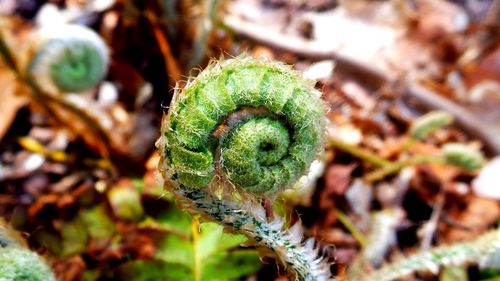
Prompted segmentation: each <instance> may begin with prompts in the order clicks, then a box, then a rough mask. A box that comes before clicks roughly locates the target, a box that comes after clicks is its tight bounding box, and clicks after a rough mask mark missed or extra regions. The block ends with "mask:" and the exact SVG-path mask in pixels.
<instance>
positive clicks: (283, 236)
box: [171, 186, 336, 281]
mask: <svg viewBox="0 0 500 281" xmlns="http://www.w3.org/2000/svg"><path fill="white" fill-rule="evenodd" d="M171 191H172V192H173V193H174V195H175V196H176V197H177V199H178V200H179V201H180V203H181V204H182V205H183V207H185V208H186V209H188V210H192V211H195V212H197V213H202V214H205V215H208V216H209V217H211V218H212V219H214V220H216V221H218V222H220V223H222V224H224V225H225V226H226V227H229V228H230V229H231V230H233V231H236V232H240V233H243V234H245V235H247V236H248V237H250V238H251V239H253V240H254V241H255V242H257V243H258V244H259V245H262V246H264V247H267V248H269V249H271V250H272V251H273V252H274V253H275V254H276V255H277V257H278V259H279V260H281V262H283V264H284V265H285V266H286V267H287V268H288V269H289V270H290V271H293V273H294V274H295V275H296V278H297V280H299V281H323V280H325V281H326V280H336V279H335V278H334V277H332V275H331V273H330V264H329V263H328V262H326V261H325V260H324V258H323V257H321V256H319V255H318V248H317V247H316V245H315V244H316V243H315V241H314V239H307V240H306V241H304V239H303V235H302V227H301V225H300V224H295V225H293V226H292V227H290V228H289V229H285V230H283V229H282V228H283V224H284V221H283V220H282V219H280V218H279V217H277V216H275V219H274V220H272V221H268V220H267V219H266V215H265V211H264V209H263V208H262V207H261V206H260V205H258V204H255V203H250V202H246V203H237V202H233V201H227V200H223V199H218V198H217V197H216V196H214V195H212V194H210V193H209V192H207V191H205V190H203V189H194V188H189V187H185V186H180V187H179V188H177V189H173V190H171Z"/></svg>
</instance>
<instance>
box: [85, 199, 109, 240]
mask: <svg viewBox="0 0 500 281" xmlns="http://www.w3.org/2000/svg"><path fill="white" fill-rule="evenodd" d="M80 216H81V218H82V221H83V222H84V223H85V225H86V226H87V231H88V233H89V234H90V237H92V238H108V237H111V236H112V235H113V233H114V232H115V223H114V222H113V221H112V220H111V218H110V217H109V216H108V214H107V212H106V209H105V207H104V206H103V205H97V206H95V207H93V208H91V209H87V210H85V211H84V212H82V213H81V214H80Z"/></svg>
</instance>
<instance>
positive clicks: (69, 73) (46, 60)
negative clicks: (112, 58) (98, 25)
mask: <svg viewBox="0 0 500 281" xmlns="http://www.w3.org/2000/svg"><path fill="white" fill-rule="evenodd" d="M37 41H38V42H37V44H36V50H35V51H34V55H33V58H32V59H31V61H30V63H29V65H28V68H27V73H28V75H29V76H30V79H31V80H33V81H35V83H36V84H37V86H38V87H40V88H41V89H42V90H44V91H46V92H47V93H57V92H63V93H68V92H72V93H78V92H83V91H86V90H88V89H90V88H92V87H94V86H96V85H97V83H99V82H100V81H101V80H102V79H103V78H104V76H105V75H106V72H107V69H108V63H109V54H108V48H107V47H106V44H105V43H104V41H103V40H102V39H101V38H100V37H99V35H97V34H96V33H95V32H94V31H93V30H91V29H89V28H87V27H84V26H80V25H64V24H63V25H62V26H59V25H58V26H54V27H42V28H41V29H40V30H39V32H38V33H37Z"/></svg>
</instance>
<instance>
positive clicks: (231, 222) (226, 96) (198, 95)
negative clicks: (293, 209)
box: [157, 58, 333, 281]
mask: <svg viewBox="0 0 500 281" xmlns="http://www.w3.org/2000/svg"><path fill="white" fill-rule="evenodd" d="M324 113H325V106H324V104H323V103H322V101H321V99H320V98H319V93H318V92H317V91H316V90H314V87H313V82H312V81H307V80H305V79H303V78H302V77H301V76H300V75H299V74H298V73H297V72H295V71H293V70H291V69H290V67H288V66H285V65H282V64H278V63H272V62H268V61H263V60H258V59H252V58H236V59H232V60H227V61H223V62H214V63H212V64H211V65H210V66H209V67H208V68H207V69H206V70H204V71H203V72H202V73H200V74H199V75H198V77H197V78H196V79H193V80H190V81H188V83H187V85H186V87H185V88H183V89H178V90H177V91H176V95H175V96H174V98H173V100H172V104H171V106H170V110H169V113H168V115H167V116H166V118H165V119H164V120H163V123H162V136H161V138H160V139H159V141H158V142H157V146H158V148H159V149H160V155H161V157H162V159H161V161H160V166H159V171H160V172H161V174H162V176H163V178H164V180H165V183H166V185H165V187H166V189H167V191H169V192H171V193H173V194H174V195H175V196H176V197H177V200H178V201H179V202H180V203H181V206H182V207H183V208H184V209H186V210H188V211H191V212H194V213H200V214H204V215H205V217H207V218H209V219H211V220H215V221H217V222H219V223H221V224H223V225H225V226H226V229H228V230H230V231H233V232H239V233H243V234H246V235H247V236H248V237H249V238H251V239H252V240H254V241H255V242H256V243H257V244H258V245H260V246H264V247H266V248H269V249H270V250H272V251H273V252H274V253H275V255H276V256H277V258H278V260H280V261H281V262H282V263H283V264H284V265H285V266H286V267H287V269H289V270H290V271H291V272H293V274H294V275H295V276H296V278H297V280H301V281H320V280H332V279H333V277H331V273H330V270H329V266H330V264H329V263H327V262H326V261H325V260H324V259H323V258H322V257H321V256H319V254H318V248H317V247H316V243H315V241H314V240H313V239H308V240H305V239H304V238H303V235H302V228H301V226H300V224H295V225H293V226H292V227H290V228H287V226H286V224H285V220H284V219H282V218H280V217H279V216H278V215H277V214H275V213H274V214H272V216H271V217H272V219H268V217H267V216H266V211H265V210H264V208H263V207H262V206H261V204H260V203H259V202H261V200H262V199H266V200H270V201H272V200H273V199H275V198H276V197H277V195H278V194H279V193H281V192H282V191H284V190H285V189H286V188H289V187H290V186H292V185H293V184H294V183H295V182H296V181H297V180H298V179H299V178H300V177H301V176H303V175H304V174H305V173H306V172H307V170H308V168H309V166H310V164H311V162H312V161H313V160H314V159H315V158H316V156H317V155H318V153H319V152H320V150H321V149H322V147H323V136H324V129H325V128H324V127H325V117H324Z"/></svg>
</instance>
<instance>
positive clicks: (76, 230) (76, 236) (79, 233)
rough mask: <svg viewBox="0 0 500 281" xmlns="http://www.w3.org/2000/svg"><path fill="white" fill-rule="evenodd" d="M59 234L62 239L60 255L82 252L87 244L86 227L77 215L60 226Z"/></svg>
mask: <svg viewBox="0 0 500 281" xmlns="http://www.w3.org/2000/svg"><path fill="white" fill-rule="evenodd" d="M61 236H62V240H63V242H62V247H63V249H62V253H61V255H63V256H66V255H72V254H77V253H80V252H83V251H84V250H85V248H86V246H87V241H88V233H87V229H86V228H85V224H84V223H83V221H82V220H81V219H80V218H78V217H77V218H76V219H74V220H72V221H70V222H68V223H65V224H64V225H63V226H62V230H61Z"/></svg>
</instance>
